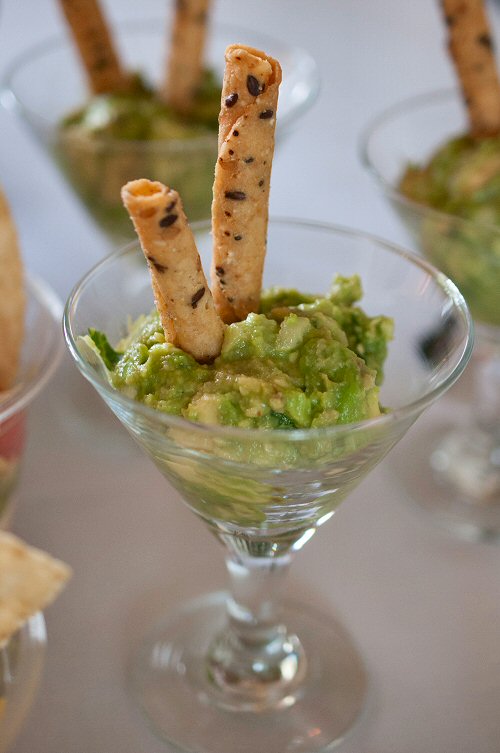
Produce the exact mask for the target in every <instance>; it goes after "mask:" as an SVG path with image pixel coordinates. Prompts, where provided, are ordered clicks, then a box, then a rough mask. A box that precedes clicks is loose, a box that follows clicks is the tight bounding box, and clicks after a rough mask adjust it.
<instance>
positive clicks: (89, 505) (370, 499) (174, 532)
mask: <svg viewBox="0 0 500 753" xmlns="http://www.w3.org/2000/svg"><path fill="white" fill-rule="evenodd" d="M162 7H163V2H161V1H160V0H154V1H153V0H142V1H141V2H140V3H139V2H132V0H114V2H108V3H106V8H107V9H108V11H109V13H110V15H111V17H113V18H121V17H132V16H136V17H137V16H141V15H144V14H146V15H148V14H149V15H152V14H155V13H161V12H162ZM215 15H216V18H220V19H222V18H224V19H226V20H227V19H231V20H233V21H235V22H237V23H238V24H241V25H245V26H248V27H250V28H254V29H256V30H258V29H262V28H263V29H265V30H266V31H268V33H270V34H273V35H274V36H277V37H282V38H284V39H287V40H288V41H289V42H292V43H295V44H299V45H301V46H303V47H305V48H306V49H308V50H309V51H310V52H311V53H312V54H313V55H314V56H315V58H316V60H317V62H318V65H319V67H320V69H321V74H322V79H323V83H322V92H321V96H320V99H319V101H318V102H317V104H316V105H315V107H314V108H313V109H312V110H311V111H310V113H308V114H307V115H306V116H305V117H304V118H303V120H302V121H301V123H300V126H299V127H298V128H297V129H296V131H295V132H294V133H293V134H292V135H291V136H290V138H289V139H288V140H287V141H286V142H285V143H284V144H283V145H282V148H281V149H280V150H279V153H278V154H277V156H276V159H275V164H274V168H273V179H272V200H271V212H272V213H273V214H280V215H286V216H299V217H300V216H302V217H306V218H314V219H323V220H328V221H332V222H337V223H340V224H343V225H348V226H352V227H357V228H361V229H365V230H370V231H373V232H375V233H377V234H380V235H382V236H385V237H389V238H391V239H393V240H396V241H403V240H404V239H405V237H404V235H403V232H402V230H401V229H400V227H399V226H398V224H397V222H396V220H395V218H394V217H393V216H392V214H391V212H390V210H389V208H388V207H386V206H385V204H384V202H383V200H382V198H381V197H379V196H378V195H377V191H376V188H375V185H374V184H373V182H372V180H371V178H370V177H369V176H368V175H366V174H365V173H364V171H363V169H362V168H361V166H360V164H359V161H358V158H357V153H356V149H357V139H358V136H359V132H360V129H361V128H362V126H363V125H364V124H365V123H366V122H367V120H368V119H369V118H370V117H371V116H372V115H374V114H375V113H376V112H377V111H378V110H380V109H382V108H383V107H385V106H387V105H389V104H391V103H393V102H395V101H397V100H398V99H400V98H402V97H404V96H406V95H411V94H416V93H419V92H424V91H426V90H428V89H430V88H434V87H436V88H437V87H439V86H446V85H448V84H450V83H451V82H452V81H453V74H452V71H451V67H450V64H449V62H448V60H447V58H446V55H445V53H444V47H443V30H442V26H441V20H440V16H439V14H438V9H437V0H436V2H435V0H418V2H415V0H308V2H304V1H303V0H302V1H301V2H299V1H298V0H247V1H246V2H243V0H217V2H216V9H215ZM497 22H498V19H497V18H496V17H495V24H496V25H497ZM61 29H62V22H61V18H60V16H59V13H58V11H57V7H56V2H55V0H3V2H2V7H1V8H0V71H1V70H4V69H5V66H6V64H7V63H8V61H9V59H10V58H11V57H12V56H13V55H14V54H17V53H19V52H21V51H22V50H24V49H26V48H27V47H29V45H30V44H32V43H33V42H36V41H38V40H40V39H42V38H43V37H45V36H47V35H49V34H52V33H54V32H55V31H59V30H61ZM0 128H1V135H2V137H1V141H0V182H1V184H2V185H3V187H4V189H5V191H6V193H7V195H8V198H9V200H10V203H11V206H12V210H13V213H14V215H15V218H16V221H17V224H18V228H19V233H20V238H21V242H22V247H23V252H24V257H25V261H26V266H27V267H28V268H29V269H30V270H31V271H33V272H36V273H39V274H41V275H43V276H44V277H45V278H46V280H47V281H49V282H50V283H51V284H52V285H53V287H54V288H55V289H56V290H57V292H58V293H59V294H60V296H61V297H62V298H65V297H66V296H67V294H68V292H69V291H70V289H71V287H72V285H73V284H74V282H75V281H76V280H77V279H78V278H79V277H80V276H81V275H82V274H83V273H84V272H85V271H86V269H87V268H88V267H89V266H90V265H91V264H92V263H94V261H96V260H98V259H99V258H100V257H101V256H102V254H103V253H104V251H105V244H104V242H103V240H102V237H101V236H100V235H99V234H98V232H97V231H96V230H95V229H94V226H93V224H92V222H91V220H90V219H88V218H87V217H86V215H85V214H84V212H83V210H82V209H81V208H80V206H79V204H78V203H77V201H76V200H75V199H74V198H73V196H72V194H71V193H70V192H69V190H68V189H67V188H66V186H65V184H64V183H63V181H62V179H61V178H60V176H59V174H58V173H57V171H56V169H55V167H54V166H53V165H51V164H50V163H49V161H48V159H47V158H46V157H45V155H44V154H43V153H42V151H41V150H40V149H39V148H38V146H37V145H36V144H34V143H33V142H32V140H31V138H30V136H29V135H28V134H27V133H26V132H25V131H23V130H22V128H21V127H20V125H19V123H17V122H16V121H15V120H14V119H13V118H12V116H10V115H9V114H7V113H5V112H0ZM466 387H467V385H466V379H465V380H464V381H463V383H462V385H459V386H458V389H457V388H455V389H454V391H453V392H452V394H450V395H448V396H447V397H445V398H444V399H443V400H442V401H441V402H440V404H438V405H436V406H435V407H434V408H432V409H431V410H429V412H428V414H427V415H426V416H424V417H422V418H421V419H420V421H419V422H418V424H417V426H416V427H415V428H414V430H413V431H412V432H410V434H409V435H408V436H407V437H406V439H405V440H403V441H402V442H401V444H400V445H399V447H398V448H396V450H394V451H393V453H392V454H391V456H389V457H388V458H387V459H386V460H385V461H384V462H383V463H382V465H381V466H379V467H378V469H376V470H375V471H374V472H373V473H372V474H371V476H370V477H369V478H368V479H367V480H366V481H365V482H364V483H363V484H362V485H361V486H360V487H359V488H358V489H357V490H356V491H355V492H354V493H353V494H352V496H351V498H350V499H349V501H348V502H347V503H346V504H344V506H342V507H341V509H340V511H339V512H338V513H337V514H336V515H335V517H334V520H333V521H332V522H330V523H329V524H328V525H326V526H325V527H324V528H323V529H321V530H320V531H319V533H318V534H317V535H316V536H315V537H314V539H313V541H312V543H310V544H308V546H307V547H305V549H304V550H303V551H302V552H301V553H300V554H299V555H298V556H297V559H296V563H295V565H294V568H293V569H292V573H291V578H290V583H289V591H290V593H291V594H293V595H294V596H298V597H300V598H302V599H303V600H304V601H305V602H307V603H310V604H313V605H314V604H316V605H320V606H321V607H322V609H323V610H326V611H328V612H330V613H331V614H336V615H337V616H338V617H339V618H340V619H341V620H342V622H343V623H344V625H345V626H347V627H348V628H349V630H350V631H351V634H352V635H353V636H354V638H355V640H356V641H357V643H358V645H359V647H360V649H361V651H362V653H363V655H364V657H365V660H366V663H367V666H368V668H369V670H370V674H371V679H372V694H371V702H370V705H369V709H368V713H367V714H366V716H365V718H364V720H363V722H362V723H361V724H360V725H358V727H357V728H356V729H355V731H354V733H353V735H352V736H351V737H350V739H348V740H347V741H346V742H345V743H344V744H343V746H341V748H340V749H341V750H342V751H344V752H345V753H430V752H432V753H498V750H499V749H500V714H499V707H500V574H499V569H500V550H499V549H498V548H496V547H494V546H492V545H486V544H470V543H464V542H461V541H458V540H456V539H455V538H454V537H452V536H451V535H449V534H447V533H446V532H444V531H442V530H441V529H440V528H438V527H437V526H436V525H435V524H434V522H433V520H431V519H429V518H427V517H425V516H423V515H421V514H420V513H419V512H418V511H417V509H416V507H415V505H414V504H413V502H412V494H415V495H418V494H419V488H415V489H413V490H412V491H411V490H409V489H408V488H407V487H406V486H405V485H404V484H403V483H402V481H401V474H400V469H401V467H404V466H405V465H406V466H408V464H409V465H411V462H412V455H411V452H412V442H414V439H415V437H416V436H417V433H418V432H419V431H424V430H425V429H426V427H427V426H430V425H431V424H432V423H433V422H436V421H439V420H441V419H445V418H446V416H447V415H453V414H454V413H455V412H456V411H460V410H462V408H463V403H462V393H463V392H464V390H465V388H466ZM106 410H107V409H105V408H104V405H102V404H101V403H100V402H99V399H98V398H97V396H96V395H94V394H93V393H92V391H91V388H90V387H88V386H87V385H86V383H84V381H83V379H82V378H81V377H80V376H79V375H78V374H77V372H76V369H75V368H74V366H73V364H72V363H70V362H69V357H66V358H65V359H64V361H63V364H62V366H61V368H60V370H59V372H58V374H57V376H56V377H55V378H54V380H53V381H52V383H51V384H50V386H49V387H48V388H47V389H46V390H45V391H44V393H43V394H42V395H41V396H39V397H38V398H37V400H36V402H35V404H34V405H33V408H32V410H31V415H30V439H29V448H28V454H27V459H26V466H25V470H24V475H23V479H22V484H21V500H20V506H19V508H18V511H17V515H16V517H15V520H14V525H13V528H14V530H15V531H16V532H17V533H18V534H19V535H21V536H23V537H24V538H26V539H27V540H28V541H30V542H31V543H33V544H36V545H38V546H41V547H43V548H44V549H47V550H48V551H50V552H52V553H53V554H55V555H57V556H59V557H61V558H63V559H65V560H66V561H67V562H69V563H70V564H71V565H72V567H73V568H74V577H73V580H72V581H71V583H70V585H69V586H68V588H67V589H66V591H65V592H64V594H63V595H62V596H61V597H60V598H59V600H58V601H57V602H56V603H55V604H54V605H53V606H52V607H51V608H50V609H48V610H47V612H46V620H47V623H48V630H49V649H48V654H47V661H46V665H45V670H44V675H43V679H42V683H41V687H40V691H39V693H38V696H37V699H36V701H35V703H34V705H33V707H32V710H31V713H30V715H29V717H28V719H27V720H26V722H25V725H24V727H23V730H22V732H21V734H20V736H19V738H18V740H17V742H16V743H15V744H14V746H13V749H12V751H13V753H139V751H140V753H153V752H154V753H158V752H159V751H163V750H165V751H166V752H168V751H170V750H173V748H169V747H168V746H167V745H165V744H163V743H161V742H159V741H158V740H157V739H156V738H155V737H154V736H153V735H152V734H151V732H150V731H149V729H148V727H147V725H146V723H145V721H144V720H143V718H142V717H141V715H140V714H139V712H138V711H137V710H136V708H135V706H134V704H133V703H132V701H131V699H130V698H129V696H128V693H127V690H126V688H125V683H124V667H125V664H126V659H127V656H128V653H129V650H130V647H131V646H132V645H133V644H134V643H135V642H136V640H137V637H138V636H139V635H140V634H141V632H142V631H143V630H144V629H145V628H146V627H147V626H148V625H149V624H150V623H151V621H152V620H153V619H154V617H155V616H157V615H158V614H159V613H160V612H161V611H165V610H168V609H171V608H172V607H174V606H176V605H178V604H179V603H180V602H181V601H183V600H184V599H186V598H188V597H191V596H195V595H198V594H201V593H204V592H206V591H209V590H216V589H220V588H221V587H223V586H224V584H225V573H224V565H223V558H222V556H221V555H222V550H221V549H220V547H219V545H218V544H217V543H216V541H215V540H214V539H213V538H212V537H211V536H210V535H209V534H208V533H207V531H206V530H205V528H204V527H203V525H202V524H201V523H200V522H198V521H197V520H196V519H195V518H194V516H193V515H192V514H191V513H190V512H189V511H188V510H187V509H186V508H184V506H183V505H182V504H181V502H180V500H179V497H178V495H177V494H176V492H174V491H173V490H172V489H171V488H170V487H169V486H168V484H166V482H165V481H164V480H163V478H162V477H160V475H159V473H158V471H156V469H155V468H154V467H153V465H152V464H151V463H150V461H149V460H147V459H146V457H145V456H143V455H142V454H141V452H140V451H139V450H138V449H136V447H135V446H134V445H133V444H132V440H130V439H129V438H128V437H127V436H126V435H125V433H124V430H122V429H121V427H120V426H119V425H118V424H117V422H115V419H113V418H112V417H111V416H110V415H109V414H108V413H106V412H105V411H106ZM97 419H98V420H99V421H100V423H101V425H103V429H104V431H103V435H102V436H99V435H96V433H95V432H94V431H93V425H94V421H95V420H97ZM234 751H235V753H237V751H238V744H237V741H235V746H234ZM256 753H261V752H260V751H256ZM273 753H280V751H273Z"/></svg>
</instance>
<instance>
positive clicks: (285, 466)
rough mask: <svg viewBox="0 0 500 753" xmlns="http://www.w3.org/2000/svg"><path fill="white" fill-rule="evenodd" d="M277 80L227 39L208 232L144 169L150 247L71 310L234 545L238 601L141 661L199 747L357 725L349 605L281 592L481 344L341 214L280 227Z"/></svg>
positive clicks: (284, 742)
mask: <svg viewBox="0 0 500 753" xmlns="http://www.w3.org/2000/svg"><path fill="white" fill-rule="evenodd" d="M280 79H281V71H280V66H279V63H278V62H277V61H276V60H274V59H272V58H271V57H269V56H268V55H266V54H265V53H263V52H260V51H258V50H255V49H253V48H247V47H244V46H241V45H232V46H230V47H229V48H228V49H227V50H226V68H225V76H224V84H223V94H222V110H221V113H220V119H219V120H220V131H219V154H218V159H217V163H216V169H215V183H214V202H213V211H212V226H211V228H212V236H211V235H210V226H209V225H207V224H205V225H202V226H200V227H198V228H197V229H196V230H195V232H194V234H193V232H192V231H191V229H190V228H189V226H188V223H187V220H186V215H185V214H184V210H183V206H182V201H181V197H180V196H179V194H178V193H177V192H176V191H174V190H173V189H170V188H167V187H166V186H164V185H163V184H161V183H159V182H154V181H149V180H145V179H141V180H136V181H133V182H130V183H128V184H127V185H126V186H124V188H123V190H122V197H123V201H124V203H125V206H126V207H127V209H128V212H129V213H130V216H131V218H132V220H133V222H134V225H135V228H136V231H137V234H138V236H139V240H140V244H141V247H142V251H143V253H141V249H140V247H139V246H138V244H137V243H135V244H132V245H129V246H127V247H125V248H124V249H121V250H119V251H117V252H116V253H114V254H112V255H111V256H109V257H108V258H107V259H105V260H104V261H103V262H101V263H100V264H99V265H97V266H96V267H94V268H93V269H92V270H91V271H90V272H89V274H88V275H87V276H86V277H85V278H84V279H83V280H82V281H81V282H80V283H79V284H78V285H77V287H76V288H75V289H74V291H73V293H72V295H71V296H70V299H69V301H68V303H67V307H66V311H65V317H64V327H65V334H66V338H67V342H68V345H69V348H70V351H71V353H72V355H73V357H74V358H75V360H76V363H77V365H78V367H79V368H80V369H81V371H82V373H83V374H84V375H85V376H86V377H87V379H89V381H90V382H91V383H92V384H93V385H94V387H95V388H96V389H97V391H98V392H99V394H100V395H101V396H102V398H103V399H104V400H105V402H106V403H107V404H108V405H109V406H110V407H111V408H112V410H113V411H114V412H115V413H116V415H117V416H118V417H119V419H120V420H121V421H122V422H123V424H124V425H125V427H126V428H127V429H128V431H129V432H130V433H131V435H132V436H133V437H134V438H135V439H136V440H137V442H138V443H139V444H140V446H141V447H142V448H143V449H144V450H145V451H146V453H147V454H148V455H149V456H150V457H151V459H152V460H153V462H154V463H155V464H156V465H157V466H158V468H159V469H160V470H161V472H162V473H163V474H164V475H165V476H166V478H167V479H168V481H170V483H172V484H173V485H174V486H175V487H176V488H177V489H178V490H179V491H180V493H181V494H182V496H183V498H184V501H185V502H186V504H187V505H188V506H189V507H190V508H191V510H193V512H194V513H195V514H196V515H198V516H199V517H200V518H201V519H202V520H203V521H204V522H205V523H206V524H207V526H208V527H209V529H210V531H211V532H212V533H213V534H214V535H215V536H216V537H217V539H218V540H219V541H220V543H221V544H222V545H223V547H224V549H225V556H226V562H227V569H228V573H229V580H230V592H229V594H227V595H209V596H206V597H204V598H201V599H199V600H197V601H195V602H194V603H190V604H188V605H186V606H184V607H182V608H181V609H180V610H179V611H177V612H175V613H172V612H170V613H169V614H168V615H167V616H166V618H165V620H164V621H163V622H162V623H161V624H159V625H157V626H155V627H154V628H153V629H152V631H151V632H150V633H149V635H148V636H147V638H146V640H145V642H144V643H143V644H142V645H141V648H140V650H139V652H138V654H137V656H136V657H135V659H134V663H133V666H132V674H131V676H132V685H133V690H134V692H135V695H136V698H137V700H138V702H139V704H140V706H141V708H142V709H143V711H144V712H145V714H146V716H147V717H148V718H149V720H150V722H151V723H152V726H153V729H155V730H156V731H157V733H158V734H159V735H160V736H162V737H163V738H165V739H167V740H170V741H172V742H173V743H174V744H176V745H178V746H179V747H181V748H185V749H186V750H189V751H204V752H205V753H212V751H213V753H224V752H226V751H227V752H229V751H231V753H233V751H234V745H235V740H237V741H238V742H237V748H238V751H240V752H241V753H246V751H252V753H254V751H256V750H259V751H260V750H277V749H280V750H284V749H292V748H293V750H296V751H306V750H307V751H316V750H321V749H323V748H325V747H327V746H329V745H331V744H332V743H333V742H334V741H338V740H340V739H341V738H342V737H343V736H344V735H345V734H346V732H347V731H348V730H349V729H350V728H351V727H352V725H353V724H354V722H355V720H356V719H357V717H358V715H359V713H360V711H361V709H362V707H363V704H364V702H365V697H366V689H367V677H366V671H365V668H364V665H363V662H362V660H361V658H360V656H359V654H358V652H357V650H356V648H355V647H354V645H353V643H352V641H351V639H350V637H349V635H348V634H347V633H346V631H345V630H344V629H343V628H342V627H341V626H340V625H338V624H337V623H336V622H335V621H334V620H333V619H330V618H328V617H325V616H324V615H322V614H317V613H316V612H315V611H314V610H312V609H310V608H309V607H308V608H306V609H304V608H302V609H301V608H300V606H299V605H296V604H287V603H286V602H284V601H283V595H284V592H285V583H286V580H285V578H286V574H287V571H288V569H289V566H290V564H291V562H292V559H293V557H294V555H295V553H296V552H298V551H299V550H300V549H301V548H302V547H303V546H304V544H305V543H306V542H307V541H309V540H310V539H311V538H312V537H313V535H314V533H315V531H316V529H317V528H318V527H319V526H320V525H322V524H323V523H324V522H326V521H327V520H329V519H330V518H331V517H332V516H333V514H334V512H335V510H336V508H337V507H338V505H339V503H340V502H341V501H342V500H343V499H344V497H346V496H347V494H348V493H349V492H350V491H351V490H352V489H353V488H354V487H355V486H356V485H357V484H358V483H359V482H360V481H361V480H362V479H363V478H364V476H365V475H366V473H368V471H369V470H370V469H371V468H373V467H374V466H375V465H376V464H377V463H378V461H379V460H381V459H382V457H383V456H384V455H385V454H386V452H388V450H389V449H390V448H391V447H392V446H393V445H394V444H395V443H396V442H397V441H398V440H399V439H400V438H401V437H402V436H403V434H404V433H405V431H406V430H407V429H408V428H409V427H410V426H411V424H412V423H413V422H414V421H415V419H416V418H417V416H418V415H419V414H420V413H421V411H422V410H423V409H424V408H425V407H427V406H428V405H430V404H431V403H432V402H433V401H434V400H435V399H436V398H437V397H438V396H439V395H440V394H441V393H442V392H443V391H444V390H446V389H447V388H448V387H449V386H450V385H451V384H452V383H453V382H454V381H455V379H456V378H457V377H458V376H459V374H460V373H461V371H462V370H463V368H464V366H465V364H466V362H467V360H468V357H469V354H470V349H471V340H470V321H469V316H468V312H467V309H466V306H465V304H464V301H463V299H462V297H461V295H460V293H459V292H458V290H457V289H456V288H455V286H454V285H453V284H452V283H451V282H450V281H449V280H447V279H446V278H445V277H444V276H443V275H442V274H441V273H439V272H437V271H436V270H435V269H434V268H433V267H431V266H430V265H429V264H427V263H426V262H424V261H422V260H419V259H418V258H416V257H414V256H413V255H412V254H411V253H409V252H407V251H403V250H401V249H398V248H396V247H395V246H392V245H391V244H389V243H386V242H384V241H381V240H379V239H377V238H373V237H371V236H369V235H364V234H361V233H357V232H354V231H351V230H345V229H342V228H337V227H334V226H331V225H327V224H321V223H317V222H301V221H298V220H292V219H285V220H275V221H271V222H269V224H268V199H269V187H270V172H271V163H272V158H273V146H274V129H275V120H276V107H277V97H278V87H279V83H280ZM212 242H213V247H212ZM266 248H267V254H266ZM199 254H200V255H199ZM200 256H201V258H200ZM144 257H145V259H144ZM264 257H265V267H264ZM210 259H211V287H210V288H209V286H208V283H207V280H206V278H205V275H204V271H203V264H205V265H206V264H207V262H208V261H209V260H210ZM146 262H147V263H146ZM150 278H151V280H150ZM329 279H330V280H332V284H331V288H330V290H329V291H328V290H325V285H326V284H327V281H328V280H329ZM151 282H152V289H153V293H154V300H155V303H156V309H153V310H152V302H153V296H152V291H151ZM263 285H264V289H263V290H262V286H263ZM362 286H363V290H362ZM297 288H299V289H300V291H305V292H299V290H297ZM361 298H362V299H363V308H361V306H360V305H359V300H360V299H361ZM382 312H383V313H382ZM449 319H450V320H452V321H453V322H454V327H453V328H450V329H449V334H448V337H446V338H445V339H444V342H443V348H442V349H441V351H440V352H439V354H437V356H436V358H433V359H429V358H428V357H427V356H426V353H425V351H424V350H423V349H422V344H423V343H424V342H425V340H426V337H427V336H428V333H429V332H433V331H434V330H435V328H436V327H440V326H442V324H443V322H444V321H446V320H449ZM389 341H391V343H390V345H389ZM386 356H387V359H386ZM384 374H385V378H384V379H383V377H384ZM374 504H375V502H374ZM193 720H196V723H193ZM256 722H257V723H256Z"/></svg>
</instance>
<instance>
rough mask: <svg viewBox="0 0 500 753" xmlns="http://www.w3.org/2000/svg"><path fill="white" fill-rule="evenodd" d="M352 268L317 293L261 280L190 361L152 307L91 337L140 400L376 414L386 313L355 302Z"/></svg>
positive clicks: (342, 420) (242, 419)
mask: <svg viewBox="0 0 500 753" xmlns="http://www.w3.org/2000/svg"><path fill="white" fill-rule="evenodd" d="M361 295H362V291H361V283H360V280H359V278H358V277H357V276H354V277H351V278H344V277H337V278H336V279H335V281H334V284H333V286H332V289H331V291H330V293H329V295H327V296H323V297H317V296H313V295H303V294H300V293H298V292H297V291H293V290H283V289H270V290H268V291H265V292H264V293H263V295H262V304H261V310H260V312H259V313H251V314H249V315H248V317H247V318H246V319H245V320H244V321H241V322H236V323H234V324H230V325H229V326H228V327H227V328H226V331H225V335H224V341H223V345H222V351H221V354H220V355H219V356H218V358H216V359H215V361H214V362H213V363H212V364H209V365H206V364H199V363H197V362H196V361H195V360H194V359H193V358H192V357H191V356H190V355H188V354H187V353H185V352H183V351H182V350H180V349H178V348H176V347H174V346H172V345H171V344H169V343H167V342H165V336H164V333H163V330H162V327H161V324H160V319H159V316H158V314H157V313H156V312H154V313H153V314H151V315H149V316H146V317H143V318H142V319H140V320H139V321H137V322H136V323H135V324H134V326H133V327H132V330H131V332H130V334H129V336H128V337H127V338H126V339H125V340H124V341H123V342H121V343H119V344H118V345H117V346H116V350H115V349H114V348H111V346H110V345H109V343H108V342H107V340H106V338H105V337H103V335H102V334H101V333H97V332H95V331H91V332H90V335H89V336H88V338H87V339H89V338H90V339H91V340H92V344H93V347H94V348H96V349H97V350H98V351H99V353H100V356H101V358H102V359H103V361H104V363H105V364H106V368H107V370H108V372H109V378H110V381H111V383H112V384H113V386H114V387H115V388H116V389H118V390H120V391H122V392H124V393H125V394H127V395H129V396H130V397H132V398H134V399H136V400H139V401H141V402H143V403H144V404H146V405H148V406H150V407H152V408H155V409H157V410H161V411H164V412H166V413H170V414H173V415H177V416H183V417H184V418H186V419H188V420H190V421H194V422H198V423H202V424H210V425H214V424H220V425H226V426H235V427H242V428H251V429H283V430H287V429H305V428H317V427H323V426H331V425H335V424H346V423H353V422H357V421H362V420H364V419H367V418H373V417H375V416H378V415H380V413H381V408H380V405H379V399H378V393H379V385H380V383H381V380H382V377H383V363H384V360H385V357H386V354H387V343H388V341H389V340H390V339H391V337H392V329H393V327H392V321H391V320H390V319H388V318H387V317H384V316H375V317H369V316H368V315H367V314H365V313H364V312H363V310H362V309H361V308H360V307H359V306H357V305H356V303H357V301H359V299H360V298H361Z"/></svg>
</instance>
